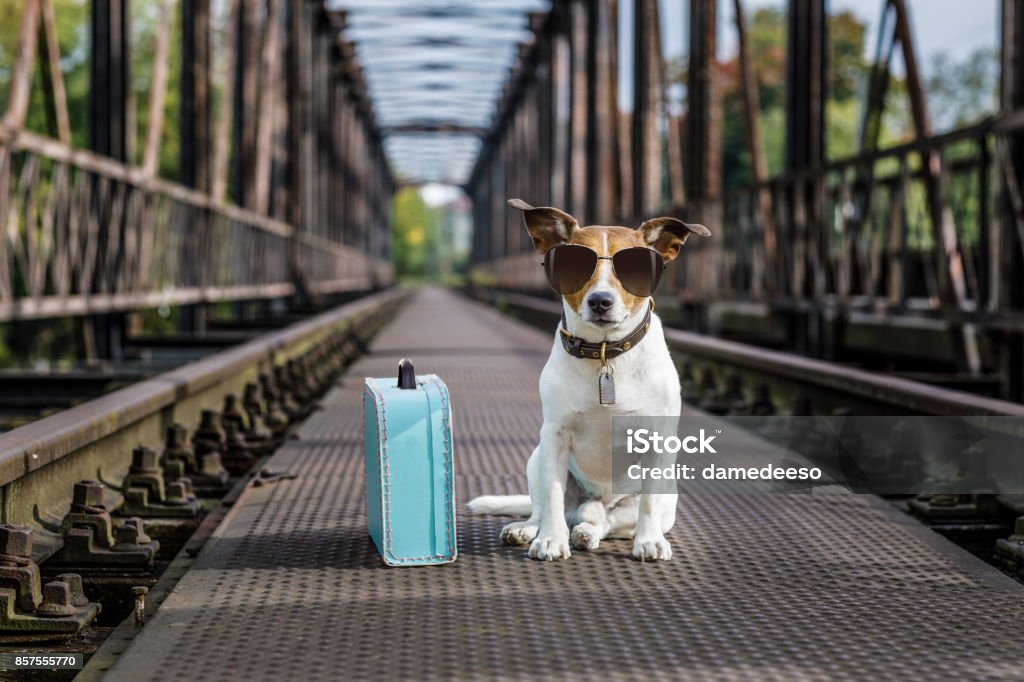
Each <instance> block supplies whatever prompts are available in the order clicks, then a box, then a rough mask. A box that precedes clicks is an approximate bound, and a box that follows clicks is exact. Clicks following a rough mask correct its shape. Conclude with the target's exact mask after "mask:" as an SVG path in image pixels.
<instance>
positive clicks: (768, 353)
mask: <svg viewBox="0 0 1024 682" xmlns="http://www.w3.org/2000/svg"><path fill="white" fill-rule="evenodd" d="M473 293H474V295H475V296H477V297H478V298H481V299H483V300H486V301H489V302H491V303H494V304H497V305H500V306H506V307H509V308H513V309H516V310H519V311H522V312H524V313H527V314H531V315H533V316H543V317H545V318H550V319H551V320H552V322H554V321H555V320H557V319H558V317H559V315H560V314H561V305H559V304H558V303H557V302H555V301H551V300H545V299H541V298H537V297H535V296H527V295H525V294H517V293H507V292H497V291H493V290H477V291H474V292H473ZM665 340H666V341H667V342H668V345H669V348H671V349H672V350H673V351H675V352H677V353H680V354H685V355H686V356H689V357H692V358H699V359H703V360H707V361H712V362H716V363H722V364H726V365H729V366H733V367H738V368H742V369H745V370H749V371H752V372H754V373H757V374H765V375H771V376H774V377H778V378H780V379H783V380H785V381H787V382H793V383H798V384H803V385H807V386H810V387H813V388H817V389H821V390H826V391H829V392H835V393H840V394H845V395H850V396H855V397H857V398H859V399H863V400H865V401H869V402H873V403H882V404H884V405H888V406H892V407H895V408H897V409H899V410H903V411H906V412H907V413H916V414H926V415H937V416H1011V417H1024V405H1019V404H1017V403H1011V402H1007V401H1005V400H998V399H995V398H988V397H986V396H980V395H975V394H973V393H965V392H963V391H956V390H951V389H947V388H942V387H939V386H933V385H930V384H925V383H921V382H918V381H912V380H909V379H903V378H900V377H895V376H889V375H886V374H879V373H875V372H868V371H864V370H860V369H855V368H852V367H844V366H842V365H836V364H833V363H829V362H823V361H821V360H815V359H813V358H807V357H803V356H800V355H794V354H792V353H785V352H780V351H774V350H768V349H765V348H758V347H756V346H751V345H749V344H745V343H738V342H736V341H728V340H725V339H719V338H715V337H711V336H703V335H700V334H694V333H691V332H686V331H682V330H679V329H671V328H666V329H665Z"/></svg>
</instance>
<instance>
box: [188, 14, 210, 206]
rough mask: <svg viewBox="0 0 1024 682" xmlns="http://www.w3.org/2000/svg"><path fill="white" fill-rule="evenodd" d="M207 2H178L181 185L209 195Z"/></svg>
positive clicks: (208, 39) (208, 23) (208, 29)
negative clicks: (179, 18) (179, 3)
mask: <svg viewBox="0 0 1024 682" xmlns="http://www.w3.org/2000/svg"><path fill="white" fill-rule="evenodd" d="M210 19H211V17H210V0H181V142H180V145H181V175H180V179H181V183H182V184H183V185H187V186H189V187H195V188H196V189H198V190H200V191H203V192H209V191H210V188H211V183H212V179H213V176H212V173H211V170H212V168H211V162H212V152H213V130H212V121H213V91H212V90H213V89H212V83H211V80H210V75H211V74H210V69H211V64H212V48H211V45H210V29H211V23H210Z"/></svg>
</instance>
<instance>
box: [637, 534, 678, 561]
mask: <svg viewBox="0 0 1024 682" xmlns="http://www.w3.org/2000/svg"><path fill="white" fill-rule="evenodd" d="M633 558H635V559H639V560H640V561H659V560H661V561H668V560H669V559H671V558H672V546H671V545H670V544H668V540H666V539H665V536H664V535H661V536H655V537H650V538H641V537H638V538H636V540H634V541H633Z"/></svg>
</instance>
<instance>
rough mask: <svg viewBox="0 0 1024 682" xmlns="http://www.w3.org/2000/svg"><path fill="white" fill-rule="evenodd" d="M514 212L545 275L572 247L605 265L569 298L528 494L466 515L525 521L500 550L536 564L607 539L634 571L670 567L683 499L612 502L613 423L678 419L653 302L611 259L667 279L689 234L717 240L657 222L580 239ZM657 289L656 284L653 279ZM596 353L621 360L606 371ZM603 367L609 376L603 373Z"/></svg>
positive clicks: (676, 223) (525, 207) (602, 229)
mask: <svg viewBox="0 0 1024 682" xmlns="http://www.w3.org/2000/svg"><path fill="white" fill-rule="evenodd" d="M509 204H510V205H511V206H513V207H514V208H517V209H519V210H521V211H523V215H524V218H525V221H526V229H527V231H528V232H529V234H530V237H532V238H533V244H534V247H535V248H536V249H537V251H538V253H540V254H543V255H545V262H546V264H547V263H550V256H549V252H553V251H552V250H553V249H555V247H559V246H562V245H566V244H574V245H581V246H584V247H587V248H589V249H590V250H592V251H593V252H596V254H597V259H596V260H595V261H593V263H594V270H593V272H592V273H588V274H589V278H588V279H586V281H585V282H584V283H583V284H582V286H580V288H579V289H578V290H574V291H572V292H571V293H563V295H562V308H563V318H562V319H563V322H562V326H561V327H560V328H559V330H558V331H557V332H556V334H555V343H554V347H553V348H552V349H551V355H550V356H549V357H548V361H547V364H545V366H544V370H543V372H542V373H541V377H540V397H541V401H542V403H543V417H544V424H543V426H542V427H541V431H540V442H539V444H538V445H537V447H536V449H534V451H533V454H532V455H531V456H530V460H529V462H528V463H527V465H526V476H527V481H528V485H529V493H530V494H529V495H512V496H493V495H485V496H483V497H478V498H476V499H474V500H472V501H470V502H469V508H470V510H471V511H472V512H473V513H477V514H496V515H518V516H527V515H528V516H529V518H528V519H526V520H525V521H518V522H515V523H510V524H508V525H507V526H505V527H504V529H503V530H502V531H501V539H502V541H504V542H505V543H506V544H509V545H529V546H530V550H529V554H530V556H531V557H532V558H534V559H543V560H548V561H551V560H554V559H567V558H569V556H570V549H569V547H570V545H572V547H575V548H576V549H580V550H584V549H596V548H597V547H598V545H599V544H600V542H601V540H602V539H604V538H630V537H632V538H633V556H634V557H636V558H637V559H640V560H642V561H646V560H657V559H671V558H672V548H671V546H670V545H669V542H668V540H667V539H666V538H665V533H667V532H668V531H669V529H671V528H672V525H673V524H674V523H675V515H676V501H677V495H675V494H639V493H638V494H628V495H624V494H615V493H614V492H613V491H612V461H611V460H612V457H611V454H612V453H611V449H612V447H611V444H612V417H613V416H616V415H632V416H637V415H642V416H647V415H650V416H672V417H676V418H678V416H679V410H680V395H679V393H680V392H679V376H678V374H677V373H676V369H675V365H674V364H673V362H672V359H671V358H670V357H669V351H668V346H667V345H666V343H665V337H664V332H663V331H662V327H661V322H660V321H659V319H658V317H657V315H654V314H653V313H652V312H651V311H652V309H653V305H652V304H651V303H650V302H649V297H648V296H646V295H643V296H640V295H637V294H636V293H632V292H631V291H630V289H632V291H633V292H635V291H638V290H641V291H642V286H638V285H637V284H636V283H635V282H628V283H627V284H626V285H624V284H623V280H624V279H625V276H620V275H624V273H622V272H618V273H617V270H620V268H619V265H620V263H619V261H618V260H614V259H613V256H614V255H615V254H616V253H618V252H620V251H625V250H627V249H634V251H633V252H631V253H630V254H627V255H632V256H640V257H641V260H642V257H643V255H644V253H643V251H642V250H643V249H652V250H653V251H654V252H656V253H654V254H652V256H651V257H652V258H655V259H657V257H658V256H660V259H661V262H658V263H655V265H657V270H658V274H660V270H661V267H662V266H663V263H667V262H668V261H671V260H672V259H674V258H675V257H676V256H677V255H678V254H679V250H680V248H681V247H682V245H683V243H684V242H685V241H686V239H687V238H688V237H689V236H690V235H691V234H698V235H701V236H709V235H710V234H711V233H710V232H709V231H708V229H707V228H706V227H704V226H703V225H688V224H686V223H684V222H682V221H680V220H676V219H675V218H655V219H653V220H648V221H647V222H645V223H644V224H642V225H641V226H640V227H639V229H630V228H626V227H610V226H600V225H592V226H589V227H580V226H579V225H578V224H577V222H576V220H575V219H573V217H572V216H570V215H568V214H566V213H564V212H562V211H560V210H558V209H556V208H547V207H543V208H534V207H533V206H530V205H529V204H527V203H526V202H524V201H522V200H521V199H512V200H510V201H509ZM638 247H641V248H640V249H638ZM576 251H577V252H579V249H577V250H576ZM553 253H557V251H555V252H553ZM584 256H586V254H584ZM621 260H626V259H625V258H623V259H621ZM586 267H587V264H585V265H584V268H583V269H584V270H585V269H586ZM576 269H577V270H580V268H579V267H577V268H576ZM550 270H551V268H550V267H549V273H548V275H549V279H552V283H553V284H555V285H556V286H557V282H556V281H555V280H554V279H553V277H556V276H557V275H552V273H551V272H550ZM621 270H625V267H623V268H621ZM570 274H572V273H570ZM632 274H634V275H635V274H636V273H632ZM576 276H577V277H578V273H577V275H576ZM569 279H570V280H571V277H570V278H569ZM641 279H642V278H641ZM654 280H655V281H654V284H656V280H657V277H656V276H655V277H654ZM575 286H576V284H575V283H573V284H570V285H569V286H568V287H566V286H562V287H560V288H561V289H562V290H563V291H564V290H565V289H567V288H568V289H572V288H573V287H575ZM597 348H606V349H609V350H610V349H612V348H614V349H615V350H616V351H617V352H616V353H614V354H613V353H611V352H609V353H608V354H607V355H608V357H607V358H606V359H605V360H604V361H602V359H601V358H600V357H596V356H598V355H599V354H598V351H597V350H596V349H597ZM592 350H593V352H591V351H592ZM577 351H579V352H577ZM626 351H630V352H626ZM605 365H607V366H608V367H609V368H610V369H608V370H603V369H602V367H603V366H605ZM602 372H606V373H607V374H609V375H612V376H614V383H613V384H612V386H611V388H610V393H611V397H610V401H609V400H608V398H609V396H607V395H605V385H604V383H601V390H600V391H599V390H598V386H599V382H598V380H597V378H596V377H598V376H600V375H601V374H602ZM609 403H611V404H609ZM570 473H571V474H572V476H571V477H569V476H568V474H570ZM570 528H571V532H570Z"/></svg>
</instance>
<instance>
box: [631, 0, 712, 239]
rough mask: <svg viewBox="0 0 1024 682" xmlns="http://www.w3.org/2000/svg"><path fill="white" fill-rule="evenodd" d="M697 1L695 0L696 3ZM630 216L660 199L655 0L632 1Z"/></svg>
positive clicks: (640, 213)
mask: <svg viewBox="0 0 1024 682" xmlns="http://www.w3.org/2000/svg"><path fill="white" fill-rule="evenodd" d="M699 1H700V0H695V3H698V4H699ZM633 7H634V10H633V126H632V140H633V145H632V146H633V207H632V208H633V216H632V217H633V218H634V220H639V219H640V217H641V216H645V215H652V214H653V213H654V212H655V211H657V210H658V208H659V206H660V204H661V203H662V202H661V140H660V138H659V134H658V107H659V104H660V101H661V92H660V88H659V80H660V79H659V73H660V70H661V59H662V56H661V54H660V52H659V51H658V49H657V48H658V40H657V39H656V37H655V36H656V34H657V32H658V31H659V30H660V28H659V20H658V3H657V0H634V3H633Z"/></svg>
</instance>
